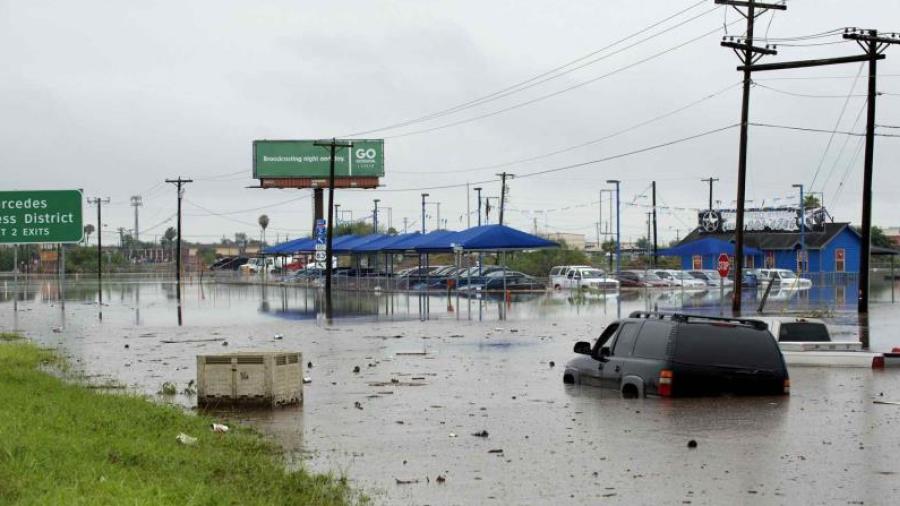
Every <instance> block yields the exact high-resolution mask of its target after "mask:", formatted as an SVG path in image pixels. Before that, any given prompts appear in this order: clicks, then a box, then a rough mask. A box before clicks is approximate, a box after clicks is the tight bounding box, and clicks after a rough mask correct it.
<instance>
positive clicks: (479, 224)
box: [474, 186, 481, 227]
mask: <svg viewBox="0 0 900 506" xmlns="http://www.w3.org/2000/svg"><path fill="white" fill-rule="evenodd" d="M474 190H475V192H476V193H477V194H478V226H479V227H480V226H481V187H480V186H479V187H478V188H474Z"/></svg>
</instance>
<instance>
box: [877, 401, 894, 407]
mask: <svg viewBox="0 0 900 506" xmlns="http://www.w3.org/2000/svg"><path fill="white" fill-rule="evenodd" d="M872 403H873V404H890V405H892V406H900V402H897V401H872Z"/></svg>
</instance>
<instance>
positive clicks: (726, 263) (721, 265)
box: [717, 253, 741, 315]
mask: <svg viewBox="0 0 900 506" xmlns="http://www.w3.org/2000/svg"><path fill="white" fill-rule="evenodd" d="M717 270H718V271H719V314H720V315H721V314H724V313H725V306H724V304H725V278H726V277H728V273H729V272H730V271H731V261H730V259H729V258H728V254H726V253H721V254H720V255H719V262H718V266H717ZM734 282H735V283H740V282H741V280H739V279H735V280H734Z"/></svg>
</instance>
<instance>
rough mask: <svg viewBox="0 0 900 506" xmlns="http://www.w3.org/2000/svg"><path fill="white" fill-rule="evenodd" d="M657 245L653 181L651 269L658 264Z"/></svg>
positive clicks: (654, 185) (654, 184)
mask: <svg viewBox="0 0 900 506" xmlns="http://www.w3.org/2000/svg"><path fill="white" fill-rule="evenodd" d="M658 251H659V245H658V244H657V238H656V181H653V263H652V264H651V265H653V267H656V264H657V263H658V262H659V255H658Z"/></svg>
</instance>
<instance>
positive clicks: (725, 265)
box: [718, 253, 731, 278]
mask: <svg viewBox="0 0 900 506" xmlns="http://www.w3.org/2000/svg"><path fill="white" fill-rule="evenodd" d="M718 270H719V276H722V277H723V278H724V277H727V276H728V272H729V271H730V270H731V261H730V260H729V259H728V255H726V254H725V253H722V254H720V255H719V267H718Z"/></svg>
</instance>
